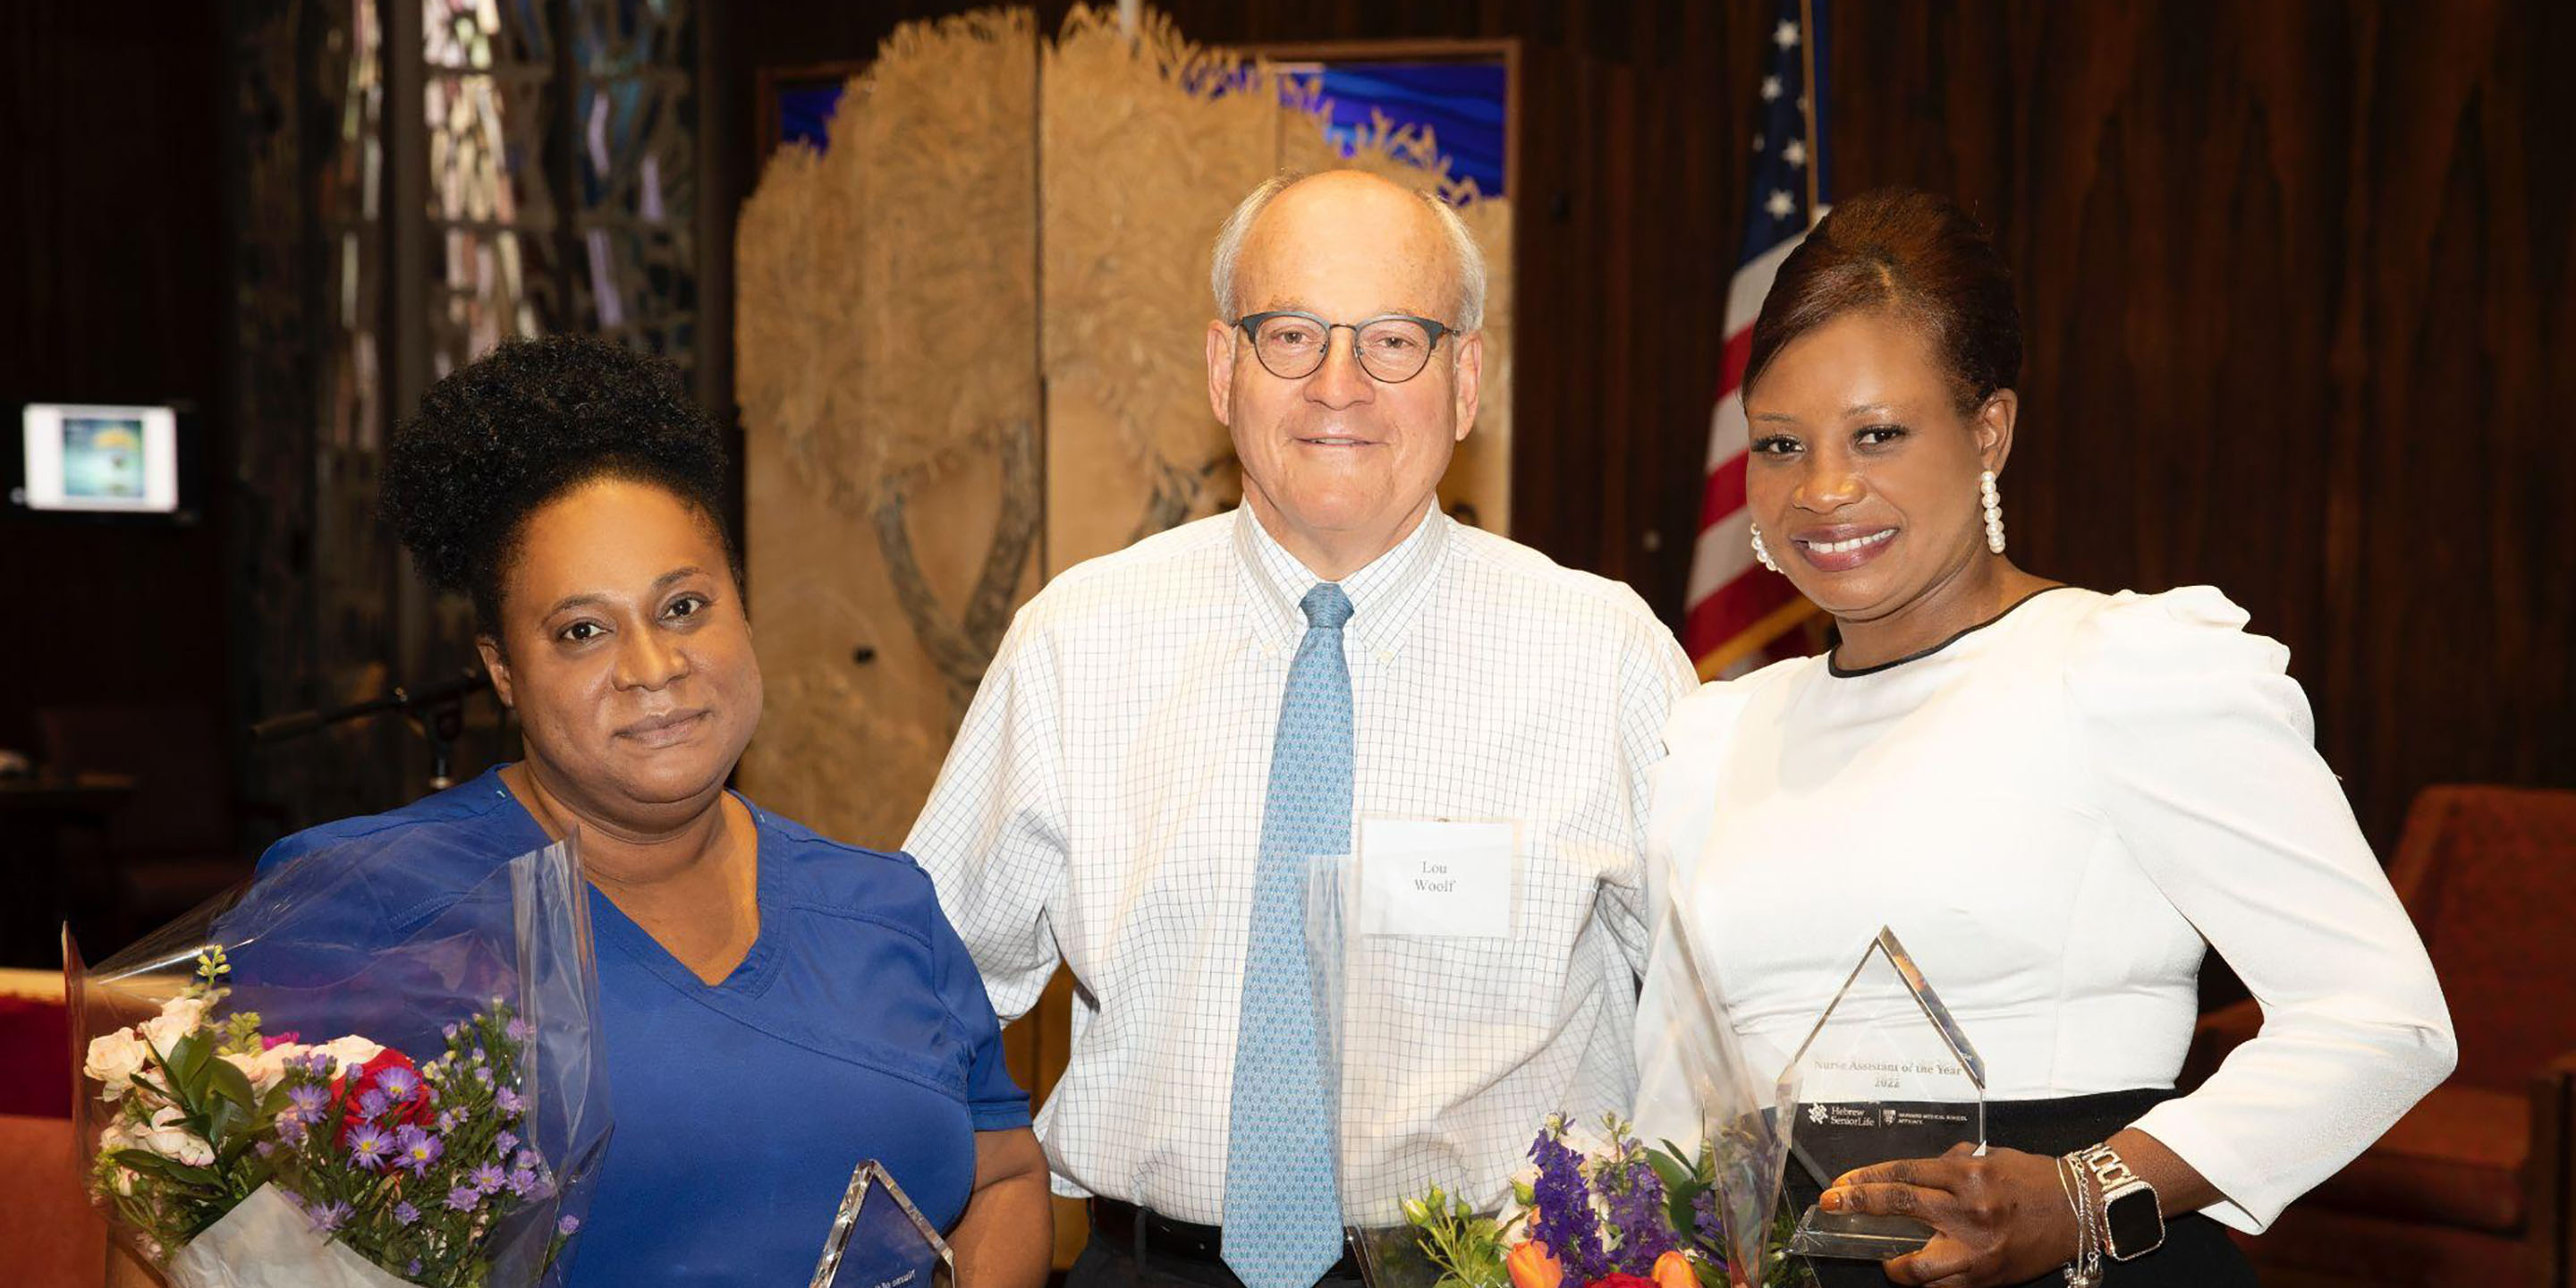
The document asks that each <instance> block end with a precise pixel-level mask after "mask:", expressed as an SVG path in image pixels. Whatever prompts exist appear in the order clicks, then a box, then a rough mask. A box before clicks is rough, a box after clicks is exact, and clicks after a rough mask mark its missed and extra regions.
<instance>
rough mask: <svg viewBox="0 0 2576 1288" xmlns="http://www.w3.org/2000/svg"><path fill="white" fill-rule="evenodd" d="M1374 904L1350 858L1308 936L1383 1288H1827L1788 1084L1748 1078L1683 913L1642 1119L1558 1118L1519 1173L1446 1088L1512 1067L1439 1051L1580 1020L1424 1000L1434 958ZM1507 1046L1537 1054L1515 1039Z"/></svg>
mask: <svg viewBox="0 0 2576 1288" xmlns="http://www.w3.org/2000/svg"><path fill="white" fill-rule="evenodd" d="M1368 890H1369V887H1368V885H1367V883H1366V882H1365V881H1363V880H1361V879H1360V874H1358V873H1357V872H1356V870H1355V868H1354V867H1353V864H1352V862H1351V861H1350V860H1344V859H1327V860H1321V861H1317V862H1316V863H1314V864H1313V865H1312V866H1311V867H1310V870H1309V882H1308V887H1307V906H1306V931H1307V953H1308V965H1309V971H1310V976H1311V978H1312V980H1313V984H1314V994H1315V1007H1316V1029H1317V1032H1318V1034H1319V1035H1320V1036H1321V1038H1322V1039H1323V1042H1324V1045H1325V1047H1326V1067H1327V1068H1328V1069H1329V1070H1331V1071H1333V1072H1334V1074H1335V1079H1334V1082H1335V1085H1334V1087H1333V1092H1334V1096H1335V1100H1336V1109H1335V1113H1336V1116H1337V1119H1338V1127H1339V1129H1338V1132H1337V1139H1336V1148H1337V1149H1338V1151H1339V1157H1338V1158H1337V1159H1336V1169H1337V1172H1338V1175H1339V1178H1340V1193H1341V1200H1342V1206H1343V1216H1344V1222H1345V1224H1346V1225H1348V1226H1349V1227H1351V1229H1352V1230H1353V1232H1354V1238H1353V1242H1354V1246H1355V1247H1356V1249H1357V1253H1358V1260H1359V1263H1360V1268H1361V1273H1362V1274H1363V1275H1364V1276H1365V1277H1366V1278H1367V1279H1368V1280H1369V1282H1370V1283H1371V1284H1372V1285H1373V1286H1374V1288H1560V1286H1561V1285H1562V1286H1564V1288H1649V1285H1650V1284H1651V1288H1730V1285H1742V1288H1774V1286H1777V1285H1793V1284H1796V1283H1798V1282H1801V1281H1803V1280H1806V1279H1808V1278H1809V1277H1810V1276H1809V1274H1808V1272H1807V1270H1806V1267H1805V1266H1804V1265H1803V1263H1800V1262H1797V1261H1795V1260H1793V1259H1791V1258H1789V1257H1788V1256H1787V1254H1786V1252H1785V1247H1786V1241H1787V1234H1788V1229H1787V1227H1785V1226H1783V1225H1781V1224H1780V1222H1779V1221H1778V1220H1777V1219H1776V1217H1775V1212H1774V1209H1775V1208H1776V1207H1777V1205H1778V1200H1779V1194H1780V1183H1781V1177H1782V1172H1783V1171H1784V1169H1785V1165H1786V1162H1787V1156H1788V1134H1787V1131H1786V1125H1785V1122H1784V1121H1783V1119H1782V1117H1781V1115H1780V1112H1779V1105H1778V1094H1779V1092H1778V1087H1777V1085H1776V1084H1774V1083H1765V1082H1758V1081H1757V1080H1755V1079H1754V1078H1753V1077H1752V1076H1751V1074H1750V1072H1749V1071H1748V1069H1747V1066H1746V1064H1745V1061H1744V1058H1743V1053H1742V1051H1741V1049H1740V1043H1739V1040H1738V1039H1737V1037H1736V1034H1735V1030H1734V1028H1733V1027H1732V1025H1731V1024H1730V1023H1729V1022H1728V1020H1727V1017H1726V1014H1725V1011H1724V1007H1723V1005H1722V1004H1721V1003H1720V1002H1719V1000H1718V997H1717V995H1716V993H1715V992H1714V990H1711V989H1709V988H1706V987H1704V986H1703V985H1702V982H1701V981H1702V979H1703V978H1704V974H1703V971H1702V967H1701V963H1700V961H1699V960H1698V958H1697V956H1696V954H1695V953H1694V952H1693V951H1692V949H1691V945H1690V942H1689V936H1688V934H1687V933H1686V928H1685V927H1683V926H1682V925H1681V924H1680V919H1679V918H1676V917H1673V916H1672V915H1671V914H1670V912H1669V908H1668V907H1659V913H1660V914H1661V915H1660V920H1661V921H1662V932H1663V933H1662V934H1661V935H1659V936H1658V946H1657V949H1656V951H1655V953H1654V955H1653V958H1652V960H1651V962H1650V966H1649V971H1648V978H1647V981H1646V989H1645V993H1646V996H1645V998H1644V1000H1643V1003H1642V1004H1641V1018H1640V1021H1639V1023H1640V1025H1641V1028H1643V1029H1644V1030H1645V1031H1644V1034H1643V1035H1644V1036H1645V1037H1646V1038H1648V1039H1649V1040H1648V1041H1646V1042H1644V1043H1642V1044H1641V1045H1642V1046H1644V1047H1646V1048H1647V1049H1649V1050H1650V1051H1652V1052H1653V1053H1654V1054H1653V1056H1652V1057H1651V1058H1650V1059H1649V1060H1648V1061H1647V1064H1648V1065H1649V1067H1648V1069H1647V1070H1646V1071H1645V1076H1644V1080H1643V1085H1642V1086H1641V1089H1640V1092H1639V1095H1638V1097H1637V1099H1636V1101H1635V1102H1634V1105H1633V1108H1634V1115H1633V1117H1632V1116H1631V1115H1630V1114H1629V1113H1628V1112H1627V1111H1628V1110H1629V1109H1630V1108H1631V1106H1628V1105H1619V1106H1615V1107H1611V1108H1610V1109H1609V1111H1608V1112H1602V1109H1603V1107H1602V1106H1598V1105H1596V1106H1594V1107H1593V1110H1592V1112H1598V1113H1600V1114H1601V1116H1600V1117H1599V1119H1598V1121H1599V1123H1600V1129H1601V1130H1600V1135H1599V1137H1598V1138H1597V1139H1586V1138H1585V1137H1584V1135H1583V1134H1582V1133H1580V1132H1578V1131H1577V1130H1576V1129H1574V1128H1573V1127H1571V1126H1569V1124H1570V1123H1573V1122H1575V1121H1578V1120H1582V1119H1588V1118H1590V1117H1591V1113H1586V1114H1580V1115H1573V1114H1567V1113H1563V1112H1560V1113H1558V1114H1555V1115H1552V1116H1550V1117H1548V1118H1547V1119H1546V1121H1545V1122H1544V1123H1543V1124H1542V1125H1541V1126H1540V1127H1539V1129H1538V1131H1537V1133H1536V1138H1535V1139H1534V1140H1533V1141H1532V1142H1531V1144H1530V1147H1529V1150H1528V1153H1527V1156H1526V1159H1525V1165H1523V1166H1521V1167H1519V1168H1518V1170H1517V1174H1515V1168H1514V1160H1512V1159H1510V1158H1509V1157H1508V1156H1506V1157H1504V1158H1501V1159H1495V1158H1491V1157H1487V1156H1485V1155H1484V1154H1482V1153H1480V1152H1479V1150H1480V1149H1481V1148H1483V1147H1482V1146H1480V1144H1479V1141H1480V1140H1482V1139H1485V1138H1486V1135H1487V1134H1486V1133H1485V1132H1484V1131H1483V1130H1482V1129H1481V1128H1482V1124H1481V1123H1477V1122H1475V1121H1474V1115H1473V1114H1472V1113H1469V1112H1462V1111H1461V1110H1459V1109H1458V1108H1457V1107H1456V1106H1455V1105H1454V1104H1453V1103H1452V1101H1451V1100H1450V1099H1449V1098H1448V1097H1447V1096H1446V1095H1444V1093H1443V1091H1442V1089H1443V1088H1454V1087H1456V1086H1460V1085H1466V1086H1475V1085H1481V1084H1482V1083H1485V1082H1491V1081H1494V1080H1498V1079H1500V1078H1502V1077H1505V1076H1508V1075H1509V1073H1510V1070H1508V1069H1506V1068H1504V1067H1503V1065H1502V1063H1501V1061H1499V1060H1498V1059H1488V1058H1484V1057H1486V1056H1492V1055H1495V1054H1497V1053H1494V1052H1479V1051H1477V1050H1475V1049H1474V1048H1472V1047H1470V1048H1468V1049H1466V1050H1465V1051H1464V1053H1463V1057H1464V1058H1463V1059H1462V1058H1461V1051H1460V1049H1459V1047H1458V1045H1457V1043H1455V1042H1452V1043H1450V1044H1449V1045H1448V1046H1447V1047H1445V1048H1443V1054H1444V1055H1445V1056H1446V1057H1447V1058H1448V1061H1449V1063H1448V1065H1447V1067H1433V1066H1434V1063H1435V1062H1434V1061H1432V1060H1431V1059H1429V1058H1427V1057H1426V1056H1425V1055H1424V1054H1423V1052H1424V1050H1425V1043H1424V1041H1423V1035H1425V1034H1427V1033H1444V1034H1450V1035H1457V1034H1481V1035H1487V1036H1489V1037H1491V1036H1499V1035H1502V1034H1506V1033H1513V1032H1514V1029H1513V1026H1515V1025H1522V1024H1532V1023H1535V1024H1541V1025H1550V1026H1561V1025H1562V1024H1563V1023H1564V1022H1565V1017H1556V1016H1545V1015H1541V1016H1536V1017H1530V1016H1525V1015H1520V1014H1518V1012H1517V1011H1516V1010H1515V1009H1514V1008H1513V1007H1512V1006H1511V1005H1510V1004H1509V1003H1508V1002H1500V1001H1496V1000H1494V999H1488V998H1479V997H1475V996H1471V995H1468V992H1465V991H1462V990H1461V989H1460V988H1459V986H1458V983H1457V981H1456V980H1455V978H1451V979H1448V980H1446V981H1444V982H1443V983H1442V984H1441V985H1440V986H1439V987H1437V988H1433V987H1428V986H1426V983H1425V980H1424V979H1423V978H1422V976H1421V974H1420V970H1421V963H1424V962H1427V961H1434V960H1437V959H1436V957H1435V956H1434V955H1432V954H1430V953H1427V952H1426V951H1425V950H1424V948H1423V946H1422V945H1420V944H1416V943H1408V942H1406V940H1407V936H1406V935H1405V934H1404V933H1403V932H1402V930H1401V928H1395V929H1392V930H1390V929H1389V928H1388V927H1389V919H1386V918H1383V917H1378V918H1372V917H1371V916H1370V915H1368V914H1369V910H1368V909H1367V908H1365V907H1363V906H1362V904H1363V902H1364V900H1366V899H1367V898H1368V897H1369V895H1368ZM1468 991H1472V986H1470V990H1468ZM1497 1045H1502V1044H1497ZM1509 1045H1510V1046H1512V1047H1521V1048H1524V1049H1525V1044H1524V1043H1523V1042H1522V1041H1521V1039H1520V1038H1519V1037H1518V1036H1514V1037H1513V1038H1512V1041H1511V1043H1510V1044H1509ZM1560 1108H1561V1106H1560ZM1632 1123H1633V1124H1634V1125H1632ZM1641 1137H1642V1138H1644V1139H1650V1140H1654V1141H1656V1142H1657V1143H1656V1145H1654V1146H1653V1147H1648V1146H1647V1145H1645V1144H1644V1143H1643V1142H1642V1140H1641V1139H1640V1138H1641Z"/></svg>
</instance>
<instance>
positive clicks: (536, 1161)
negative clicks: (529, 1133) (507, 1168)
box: [510, 1149, 546, 1171]
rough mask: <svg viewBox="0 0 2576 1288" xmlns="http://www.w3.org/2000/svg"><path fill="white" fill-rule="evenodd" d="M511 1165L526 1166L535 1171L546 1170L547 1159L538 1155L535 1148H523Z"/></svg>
mask: <svg viewBox="0 0 2576 1288" xmlns="http://www.w3.org/2000/svg"><path fill="white" fill-rule="evenodd" d="M510 1165H511V1166H512V1167H525V1168H530V1169H532V1170H535V1171H544V1170H545V1166H546V1160H544V1159H542V1158H539V1157H537V1151H535V1150H533V1149H523V1150H520V1151H519V1156H518V1157H517V1158H515V1159H512V1160H511V1162H510Z"/></svg>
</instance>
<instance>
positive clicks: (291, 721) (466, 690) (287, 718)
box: [250, 666, 492, 792]
mask: <svg viewBox="0 0 2576 1288" xmlns="http://www.w3.org/2000/svg"><path fill="white" fill-rule="evenodd" d="M491 687H492V677H491V676H489V675H486V674H484V672H483V668H482V667H479V666H469V667H465V668H463V669H461V670H459V671H458V672H457V673H456V674H455V675H453V676H451V677H449V678H447V679H444V680H434V681H431V682H430V683H427V684H420V685H408V684H398V685H395V686H394V688H393V691H392V692H390V693H387V694H385V695H384V696H383V697H377V698H369V699H367V700H366V701H364V702H352V703H350V704H349V705H347V706H342V707H316V708H314V709H312V710H309V711H294V712H289V713H287V714H285V715H282V716H271V717H270V718H268V719H266V720H262V721H260V722H259V723H257V724H254V725H252V726H251V727H250V736H251V739H252V741H254V742H280V741H283V740H285V739H288V738H300V737H303V736H304V735H306V734H309V733H313V732H316V731H318V730H322V729H327V728H329V727H331V726H333V725H336V724H345V723H347V722H349V721H351V720H363V719H365V718H367V717H368V716H372V715H378V714H381V713H383V712H387V711H399V712H401V713H402V714H403V719H404V721H405V722H406V723H408V724H410V725H411V727H412V729H413V730H414V731H416V732H418V733H419V734H420V736H421V737H422V738H423V739H425V740H427V741H428V743H429V760H430V770H429V789H430V790H431V791H434V792H443V791H446V790H447V789H448V788H450V787H453V786H455V785H456V783H455V781H454V780H453V779H451V778H449V777H448V775H447V757H448V750H449V748H451V747H453V746H454V745H455V743H456V738H457V735H459V734H461V733H463V732H464V731H465V700H466V699H467V698H470V697H472V696H474V695H475V694H477V693H480V692H483V691H484V690H487V689H489V688H491Z"/></svg>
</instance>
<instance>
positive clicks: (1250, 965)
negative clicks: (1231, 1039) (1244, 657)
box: [1224, 581, 1351, 1288]
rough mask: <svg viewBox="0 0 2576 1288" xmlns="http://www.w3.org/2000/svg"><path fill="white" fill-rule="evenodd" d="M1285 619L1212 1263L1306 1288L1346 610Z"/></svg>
mask: <svg viewBox="0 0 2576 1288" xmlns="http://www.w3.org/2000/svg"><path fill="white" fill-rule="evenodd" d="M1297 606H1298V607H1299V608H1301V609H1303V610H1305V613H1306V622H1307V627H1306V638H1305V639H1304V640H1302V641H1300V642H1299V643H1298V645H1297V656H1296V659H1295V660H1294V661H1292V662H1290V663H1289V664H1288V687H1287V691H1286V692H1285V693H1284V694H1282V695H1281V697H1280V701H1279V726H1278V729H1277V732H1275V733H1274V734H1273V735H1272V736H1271V742H1270V789H1269V793H1268V794H1267V795H1266V796H1265V797H1264V798H1263V801H1262V806H1261V856H1260V859H1259V861H1258V863H1257V864H1256V866H1255V867H1254V869H1253V879H1252V920H1251V925H1250V926H1249V927H1248V929H1249V932H1250V933H1249V935H1248V936H1247V941H1246V943H1245V946H1244V960H1243V1003H1242V1010H1241V1013H1240V1026H1239V1028H1238V1030H1237V1032H1236V1037H1235V1044H1234V1103H1233V1107H1232V1112H1231V1113H1229V1114H1228V1116H1227V1133H1226V1140H1227V1144H1226V1158H1225V1235H1224V1254H1225V1263H1226V1265H1228V1266H1230V1267H1232V1268H1233V1270H1234V1273H1235V1275H1236V1277H1238V1278H1240V1279H1241V1280H1243V1282H1244V1284H1245V1285H1246V1288H1307V1286H1308V1285H1310V1284H1313V1283H1314V1282H1315V1281H1316V1280H1317V1279H1319V1278H1321V1277H1322V1276H1323V1274H1324V1272H1325V1271H1327V1270H1330V1269H1331V1268H1332V1266H1333V1263H1334V1262H1335V1261H1338V1260H1340V1259H1341V1255H1342V1213H1341V1196H1340V1187H1339V1185H1338V1183H1337V1178H1336V1176H1335V1175H1334V1157H1335V1154H1336V1152H1337V1151H1336V1150H1335V1148H1334V1145H1335V1142H1334V1122H1333V1114H1332V1094H1331V1092H1332V1080H1331V1071H1330V1070H1329V1069H1327V1068H1326V1067H1325V1057H1326V1052H1325V1051H1324V1047H1323V1043H1322V1041H1321V1040H1320V1038H1319V1037H1318V1035H1317V1033H1316V1031H1315V1007H1314V1000H1313V983H1312V980H1311V977H1310V972H1309V971H1308V968H1307V963H1306V880H1307V868H1308V866H1309V865H1310V864H1312V863H1313V861H1314V860H1315V859H1317V858H1319V857H1325V856H1330V855H1340V854H1347V853H1349V852H1350V848H1351V672H1350V667H1349V665H1348V664H1347V663H1346V662H1345V660H1344V659H1343V657H1342V635H1341V631H1342V624H1343V623H1345V622H1348V621H1349V620H1351V601H1350V597H1349V596H1347V595H1345V594H1343V593H1342V588H1341V587H1339V586H1336V585H1334V584H1333V583H1331V582H1329V581H1328V582H1324V583H1322V584H1321V585H1318V586H1316V587H1315V588H1314V589H1313V590H1310V591H1307V592H1306V597H1305V598H1304V599H1301V600H1299V601H1298V604H1297Z"/></svg>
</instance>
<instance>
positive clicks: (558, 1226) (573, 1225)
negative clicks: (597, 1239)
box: [555, 1216, 581, 1235]
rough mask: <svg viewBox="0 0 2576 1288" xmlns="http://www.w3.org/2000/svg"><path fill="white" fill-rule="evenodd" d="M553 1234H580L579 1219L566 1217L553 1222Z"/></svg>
mask: <svg viewBox="0 0 2576 1288" xmlns="http://www.w3.org/2000/svg"><path fill="white" fill-rule="evenodd" d="M555 1233H557V1234H566V1235H570V1234H579V1233H581V1218H580V1217H577V1216H568V1217H565V1218H564V1219H562V1220H560V1221H557V1222H555Z"/></svg>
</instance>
